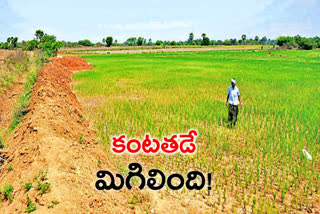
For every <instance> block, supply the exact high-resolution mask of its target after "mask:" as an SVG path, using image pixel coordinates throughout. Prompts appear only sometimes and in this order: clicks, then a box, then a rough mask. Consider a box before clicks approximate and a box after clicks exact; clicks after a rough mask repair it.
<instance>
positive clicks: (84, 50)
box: [59, 45, 272, 54]
mask: <svg viewBox="0 0 320 214" xmlns="http://www.w3.org/2000/svg"><path fill="white" fill-rule="evenodd" d="M261 47H263V48H264V49H270V48H272V46H269V45H214V46H201V45H179V46H165V47H163V46H112V47H104V46H100V47H73V48H61V49H60V52H59V54H69V53H73V54H77V53H81V54H92V53H99V54H110V53H112V54H114V53H143V52H176V51H200V50H201V51H210V50H237V49H261Z"/></svg>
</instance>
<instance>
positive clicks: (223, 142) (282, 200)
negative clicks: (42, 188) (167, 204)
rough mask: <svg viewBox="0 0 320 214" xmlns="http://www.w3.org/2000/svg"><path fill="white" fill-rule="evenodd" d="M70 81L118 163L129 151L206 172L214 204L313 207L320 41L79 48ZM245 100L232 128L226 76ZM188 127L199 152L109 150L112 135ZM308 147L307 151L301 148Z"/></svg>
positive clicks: (159, 163)
mask: <svg viewBox="0 0 320 214" xmlns="http://www.w3.org/2000/svg"><path fill="white" fill-rule="evenodd" d="M82 57H84V58H85V60H87V61H88V62H90V63H91V64H92V65H94V69H92V70H90V71H82V72H78V73H76V74H74V76H73V79H74V80H75V81H76V82H75V84H73V90H74V91H75V92H76V95H77V97H78V99H79V100H80V102H81V104H82V105H83V107H84V110H85V112H86V119H88V120H90V121H91V122H92V123H93V127H94V129H95V130H96V133H97V135H98V137H99V138H100V141H101V143H103V144H104V145H105V148H106V152H107V153H110V157H112V159H113V160H114V164H115V166H117V167H118V168H119V171H123V168H124V167H125V168H126V167H127V165H128V164H129V163H131V162H133V161H137V162H139V163H141V164H143V166H144V167H145V168H144V170H146V168H158V169H161V170H164V171H166V172H179V173H182V174H184V175H185V174H186V173H187V172H188V171H190V170H193V169H197V170H201V171H202V172H212V173H213V188H212V192H211V195H210V196H207V190H206V188H204V189H203V191H200V192H197V193H195V192H189V191H182V192H183V194H191V195H193V194H200V195H202V196H203V197H205V200H207V203H208V204H209V205H210V206H213V207H215V208H216V210H223V209H224V207H228V206H229V207H230V206H231V207H232V210H234V211H235V212H238V211H239V209H240V208H241V209H245V210H246V211H248V212H252V211H253V212H255V213H260V212H268V213H273V212H289V210H292V209H294V210H299V211H300V212H307V211H308V209H309V208H310V207H313V208H317V207H318V208H320V202H319V201H320V194H319V191H320V166H319V163H320V133H319V121H320V116H319V115H320V113H319V112H320V51H319V50H314V51H300V50H250V51H248V50H242V51H236V50H232V51H210V52H192V51H190V52H174V53H143V54H108V55H82ZM231 78H235V79H236V80H237V86H238V87H239V89H240V93H241V98H242V101H243V106H242V108H240V111H239V116H238V123H237V126H236V127H235V128H233V129H231V128H229V127H228V126H227V125H228V121H227V116H228V114H227V113H228V111H227V108H226V105H225V102H226V97H227V89H228V87H229V86H230V79H231ZM191 128H195V129H197V130H198V132H199V133H200V136H199V137H198V138H197V146H198V151H197V154H196V155H193V156H190V155H179V154H176V155H170V156H165V155H131V156H129V155H122V156H119V155H114V154H113V153H112V152H111V150H110V148H111V137H112V136H118V135H120V134H122V133H124V134H126V135H127V137H129V138H132V137H137V138H142V137H143V136H144V134H145V133H150V134H151V135H152V136H154V137H158V138H160V137H162V136H171V135H172V134H174V133H186V132H187V131H188V130H189V129H191ZM302 149H306V150H307V151H308V152H309V153H310V154H311V156H312V160H308V159H307V158H306V157H305V156H304V155H303V152H302Z"/></svg>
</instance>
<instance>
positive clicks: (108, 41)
mask: <svg viewBox="0 0 320 214" xmlns="http://www.w3.org/2000/svg"><path fill="white" fill-rule="evenodd" d="M112 42H113V38H112V36H108V37H107V38H106V45H107V47H110V46H111V45H112Z"/></svg>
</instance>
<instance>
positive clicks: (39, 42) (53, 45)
mask: <svg viewBox="0 0 320 214" xmlns="http://www.w3.org/2000/svg"><path fill="white" fill-rule="evenodd" d="M62 46H63V44H62V42H59V41H57V40H56V37H55V36H54V35H48V34H46V33H44V32H43V31H42V30H36V32H35V34H34V39H33V40H30V41H22V42H18V37H9V38H8V39H7V42H2V43H0V49H14V48H21V49H23V50H28V51H32V50H35V49H39V50H41V51H42V52H43V55H44V56H48V57H51V56H56V54H57V51H58V50H59V48H61V47H62Z"/></svg>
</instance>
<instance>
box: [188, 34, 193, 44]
mask: <svg viewBox="0 0 320 214" xmlns="http://www.w3.org/2000/svg"><path fill="white" fill-rule="evenodd" d="M193 39H194V34H193V33H190V34H189V39H188V43H189V44H192V42H193Z"/></svg>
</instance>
